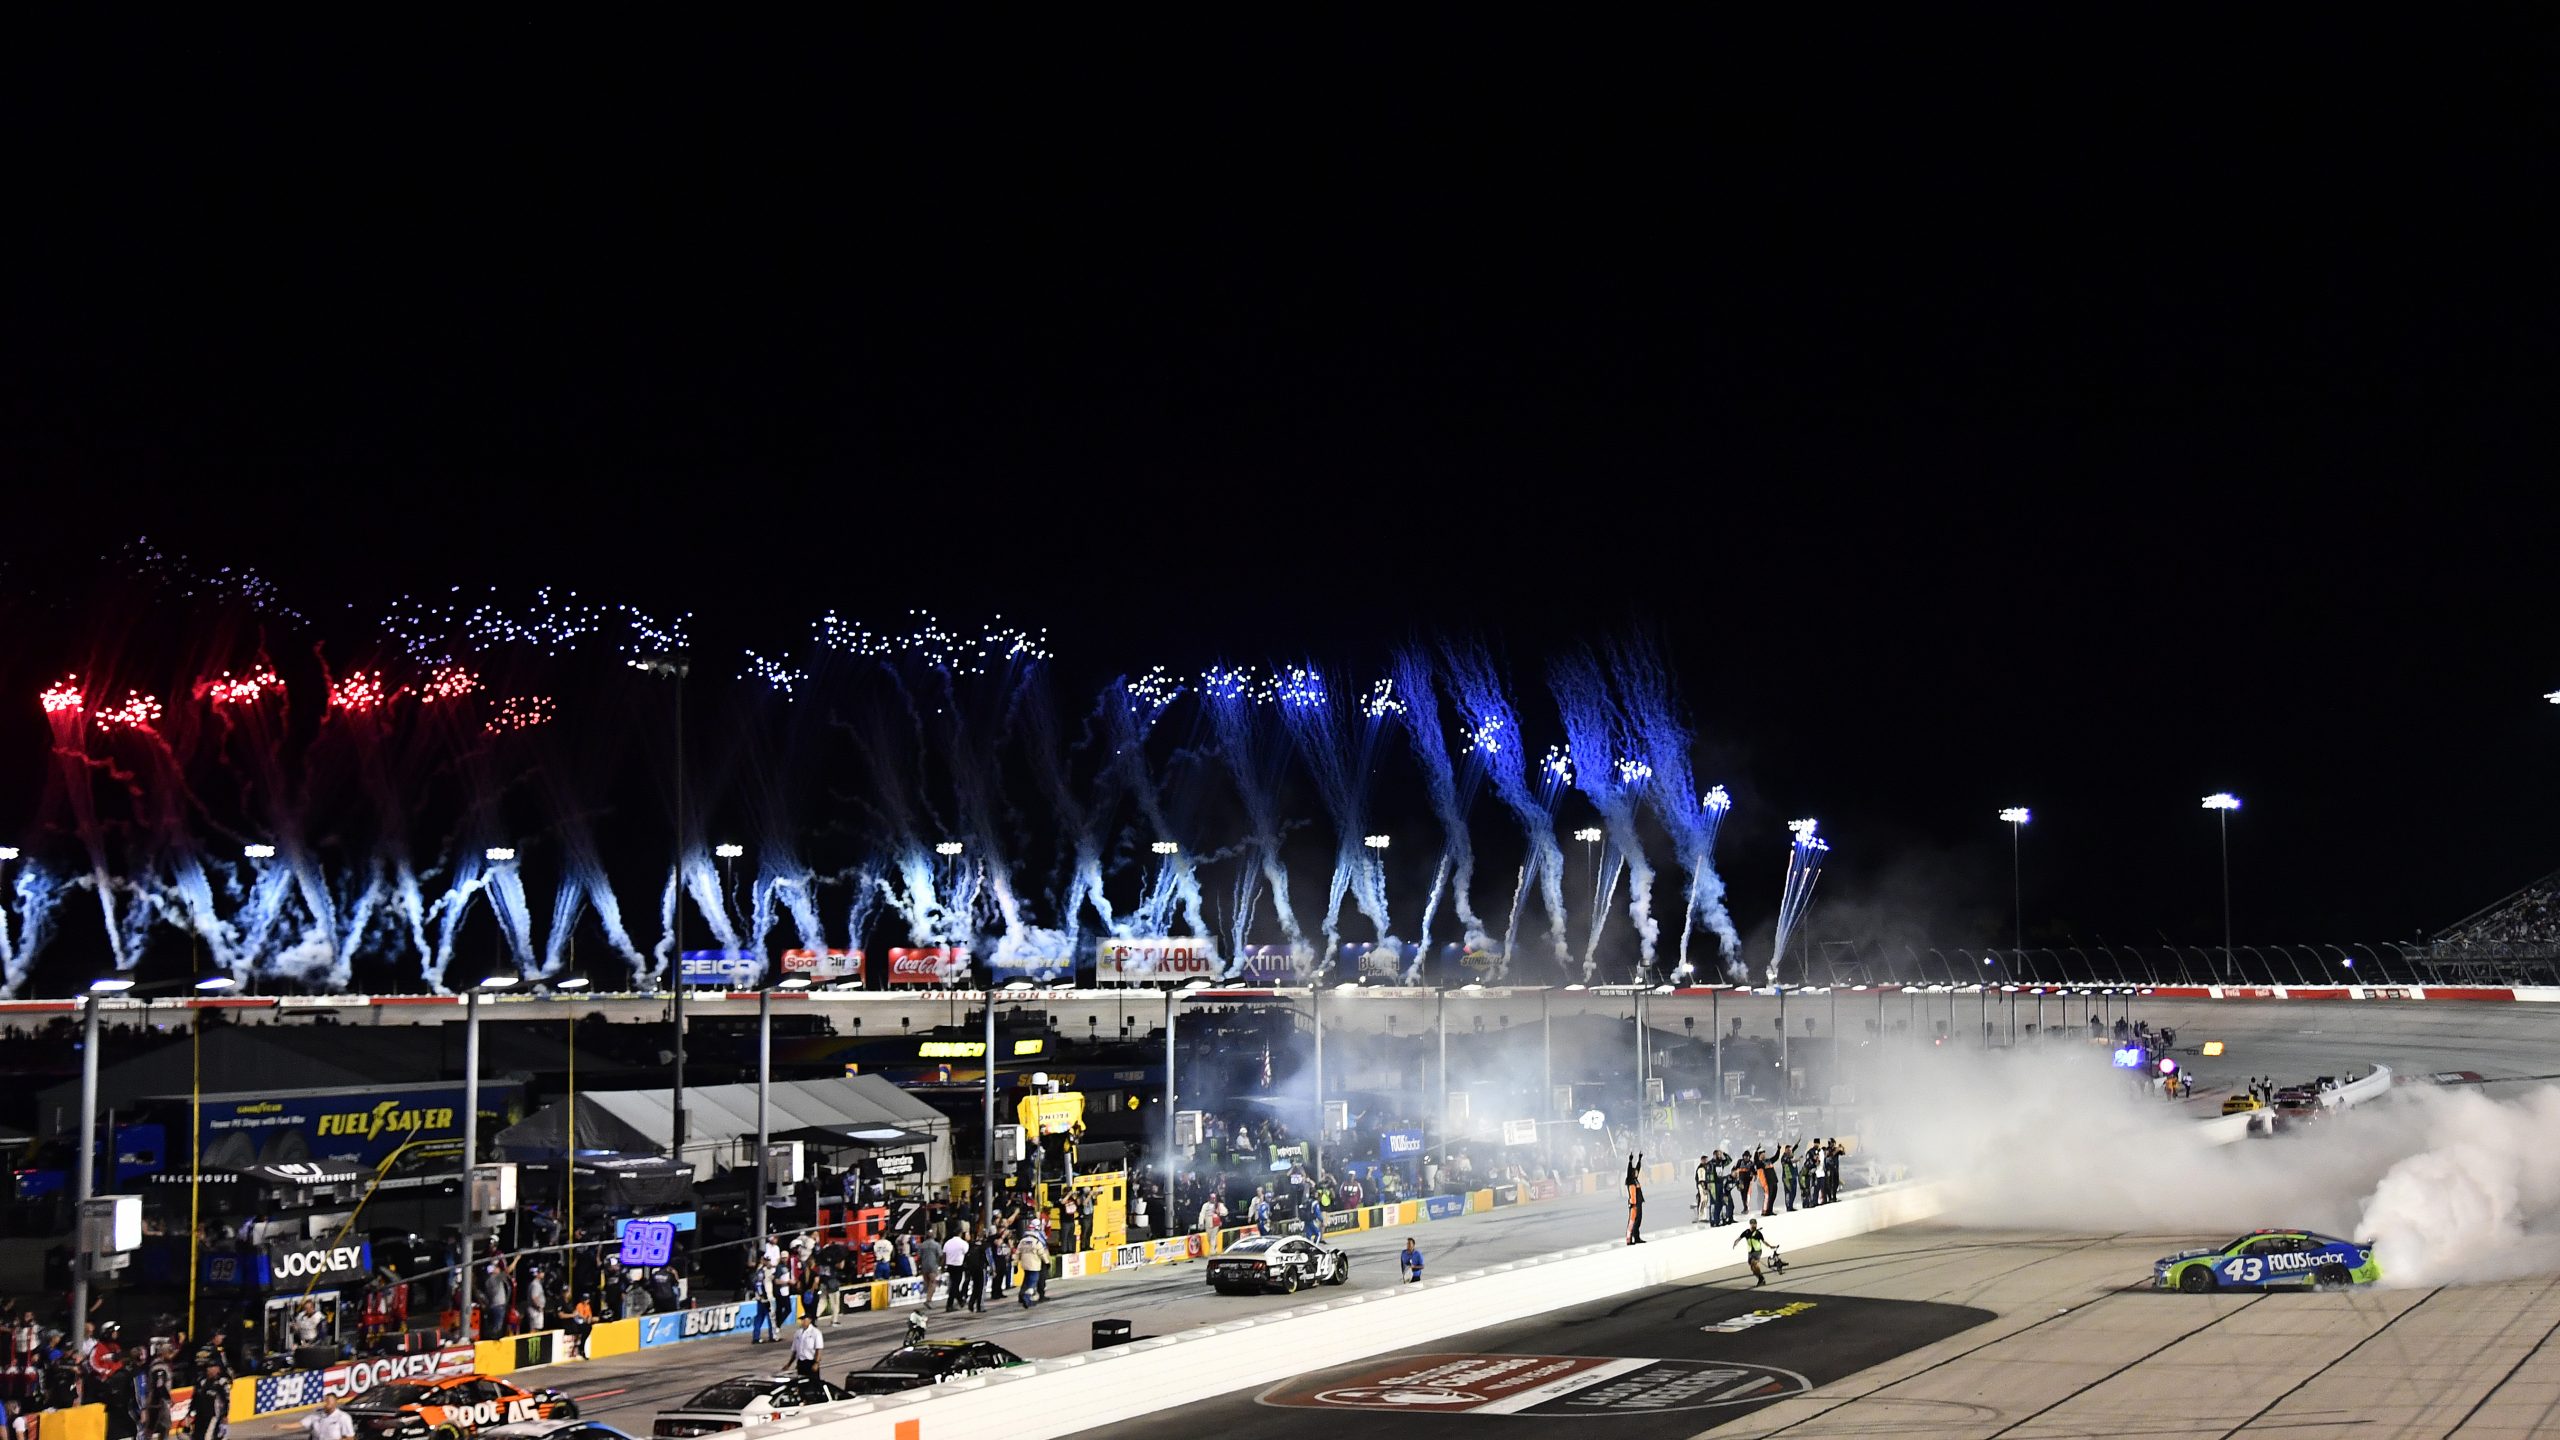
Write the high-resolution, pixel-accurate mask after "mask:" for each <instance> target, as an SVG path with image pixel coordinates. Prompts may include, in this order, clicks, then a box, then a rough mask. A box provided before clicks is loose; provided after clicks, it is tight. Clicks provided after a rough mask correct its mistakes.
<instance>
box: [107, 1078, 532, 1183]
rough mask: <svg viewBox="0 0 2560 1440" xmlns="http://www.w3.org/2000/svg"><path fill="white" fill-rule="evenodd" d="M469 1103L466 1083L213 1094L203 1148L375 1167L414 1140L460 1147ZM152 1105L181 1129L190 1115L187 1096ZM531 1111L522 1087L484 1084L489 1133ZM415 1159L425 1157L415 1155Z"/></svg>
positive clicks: (207, 1101) (483, 1126)
mask: <svg viewBox="0 0 2560 1440" xmlns="http://www.w3.org/2000/svg"><path fill="white" fill-rule="evenodd" d="M462 1097H463V1087H462V1085H461V1083H460V1082H458V1081H457V1082H453V1083H450V1084H444V1085H420V1086H416V1087H414V1088H412V1087H402V1088H398V1089H373V1088H364V1089H352V1090H327V1091H308V1090H306V1091H278V1092H276V1093H275V1094H273V1095H208V1096H206V1097H204V1101H203V1104H202V1106H201V1113H202V1116H203V1123H204V1134H203V1138H202V1142H201V1143H202V1144H203V1145H204V1146H206V1147H208V1148H210V1147H211V1146H212V1145H213V1143H214V1142H215V1141H217V1140H220V1139H222V1138H224V1137H225V1136H229V1135H234V1134H245V1135H247V1136H248V1137H249V1141H250V1143H251V1144H252V1145H255V1146H256V1147H257V1149H258V1153H259V1154H260V1155H261V1156H271V1155H284V1154H288V1153H291V1154H294V1155H295V1157H296V1158H297V1159H300V1158H305V1157H307V1158H309V1159H311V1160H315V1161H333V1160H340V1161H352V1162H355V1163H358V1164H362V1165H374V1164H379V1163H380V1162H381V1161H383V1160H384V1159H387V1158H389V1156H390V1154H391V1152H392V1151H394V1150H397V1149H399V1148H400V1147H401V1146H403V1145H407V1144H410V1143H411V1142H413V1141H435V1140H440V1139H451V1140H453V1141H455V1142H456V1143H459V1141H460V1140H461V1137H462ZM145 1103H147V1104H148V1105H150V1106H151V1107H152V1108H153V1109H154V1110H155V1111H159V1112H162V1113H168V1114H174V1115H175V1116H176V1118H177V1120H178V1122H179V1124H180V1125H181V1126H183V1125H184V1124H185V1121H186V1115H187V1110H188V1109H189V1108H190V1107H189V1102H188V1099H187V1097H186V1096H184V1095H179V1096H175V1097H166V1098H163V1097H154V1098H153V1099H151V1100H149V1101H147V1102H145ZM523 1111H524V1085H523V1083H522V1082H520V1081H513V1080H504V1081H483V1082H482V1083H481V1086H480V1133H481V1134H483V1135H494V1134H496V1133H497V1131H498V1130H499V1129H500V1128H502V1127H504V1126H505V1125H507V1124H509V1123H511V1122H512V1120H513V1118H514V1117H516V1116H519V1115H521V1114H522V1113H523ZM420 1148H424V1147H420ZM181 1153H182V1154H183V1150H182V1151H181ZM410 1153H411V1154H412V1155H414V1154H416V1153H418V1151H417V1149H412V1150H411V1152H410Z"/></svg>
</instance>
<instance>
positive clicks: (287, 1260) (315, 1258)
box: [267, 1245, 364, 1280]
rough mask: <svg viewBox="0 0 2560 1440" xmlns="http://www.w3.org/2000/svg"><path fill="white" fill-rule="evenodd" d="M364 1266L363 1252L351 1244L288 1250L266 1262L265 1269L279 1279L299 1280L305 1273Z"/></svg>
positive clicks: (314, 1273) (326, 1272)
mask: <svg viewBox="0 0 2560 1440" xmlns="http://www.w3.org/2000/svg"><path fill="white" fill-rule="evenodd" d="M363 1268H364V1252H363V1251H362V1250H361V1249H359V1248H357V1247H356V1246H353V1245H340V1246H337V1247H336V1248H334V1249H327V1250H288V1251H286V1252H284V1253H283V1254H281V1255H278V1256H276V1257H275V1258H274V1259H272V1260H270V1261H269V1262H268V1263H267V1269H268V1270H269V1272H270V1273H272V1274H273V1275H274V1276H275V1278H277V1279H279V1280H299V1279H301V1278H302V1277H304V1276H306V1275H327V1274H330V1273H332V1272H335V1271H339V1270H361V1269H363Z"/></svg>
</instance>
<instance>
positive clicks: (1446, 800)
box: [1390, 646, 1489, 983]
mask: <svg viewBox="0 0 2560 1440" xmlns="http://www.w3.org/2000/svg"><path fill="white" fill-rule="evenodd" d="M1390 673H1391V675H1392V678H1393V682H1394V685H1395V689H1396V691H1397V693H1399V694H1401V695H1402V696H1403V697H1404V703H1405V711H1404V728H1405V735H1406V737H1407V738H1408V739H1410V740H1411V741H1412V742H1413V758H1414V762H1415V763H1416V764H1417V765H1419V766H1420V767H1421V768H1422V780H1423V785H1424V787H1425V788H1426V789H1428V790H1429V791H1430V794H1431V809H1432V813H1433V814H1435V815H1437V816H1438V817H1439V820H1440V862H1439V864H1438V865H1436V866H1435V867H1433V869H1432V872H1431V898H1430V899H1429V900H1428V901H1426V902H1425V903H1424V905H1423V907H1422V930H1421V933H1420V939H1421V943H1422V949H1421V950H1416V951H1415V955H1416V959H1415V961H1414V966H1415V969H1416V970H1417V971H1418V970H1419V969H1420V968H1421V960H1420V958H1419V957H1420V955H1421V954H1422V953H1423V950H1427V949H1428V948H1429V947H1430V944H1431V920H1432V917H1433V916H1434V915H1435V914H1436V913H1438V911H1439V908H1440V896H1441V893H1442V891H1443V890H1444V889H1445V888H1447V887H1448V886H1449V885H1450V884H1451V883H1452V882H1454V884H1455V886H1456V889H1455V890H1454V891H1453V892H1451V894H1452V898H1453V900H1454V901H1455V905H1456V909H1457V912H1458V926H1459V932H1460V934H1461V936H1462V937H1463V940H1464V943H1465V945H1466V947H1467V948H1468V949H1471V950H1482V949H1484V948H1486V946H1487V944H1488V943H1489V941H1488V939H1487V937H1486V935H1485V933H1484V924H1483V922H1482V921H1480V920H1478V919H1477V918H1476V907H1475V897H1474V894H1473V887H1474V884H1475V871H1476V853H1475V845H1474V842H1473V840H1472V838H1471V837H1470V836H1469V835H1468V834H1467V814H1466V807H1465V806H1464V805H1463V804H1462V803H1460V801H1459V799H1458V781H1457V776H1456V775H1455V774H1454V773H1453V772H1452V770H1451V769H1450V765H1449V742H1448V739H1447V737H1446V736H1444V735H1442V733H1441V731H1440V697H1439V696H1438V695H1437V694H1435V693H1434V692H1433V690H1432V687H1431V662H1430V661H1429V660H1428V659H1426V658H1425V657H1424V656H1423V653H1422V652H1421V651H1420V650H1418V649H1415V648H1413V647H1411V646H1407V647H1406V648H1404V649H1402V650H1399V651H1397V652H1396V656H1395V661H1394V664H1393V667H1392V669H1391V672H1390ZM1420 978H1421V977H1420V976H1419V975H1418V974H1408V975H1407V976H1406V977H1405V979H1406V981H1407V983H1412V982H1414V981H1416V980H1419V979H1420Z"/></svg>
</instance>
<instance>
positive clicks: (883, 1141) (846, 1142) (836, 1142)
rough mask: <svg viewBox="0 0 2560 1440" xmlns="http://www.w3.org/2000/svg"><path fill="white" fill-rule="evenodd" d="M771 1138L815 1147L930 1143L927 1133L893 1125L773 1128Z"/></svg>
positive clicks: (901, 1147)
mask: <svg viewBox="0 0 2560 1440" xmlns="http://www.w3.org/2000/svg"><path fill="white" fill-rule="evenodd" d="M773 1140H774V1143H775V1144H777V1145H779V1144H782V1143H783V1142H785V1141H790V1140H797V1141H799V1142H800V1143H801V1144H803V1145H809V1146H813V1147H816V1148H819V1149H852V1150H921V1149H924V1148H925V1147H927V1146H929V1145H931V1144H932V1143H933V1137H932V1136H930V1135H926V1134H923V1133H921V1132H919V1131H915V1130H901V1129H899V1128H898V1127H897V1126H895V1125H804V1126H802V1127H801V1128H799V1129H797V1130H777V1131H775V1132H774V1135H773Z"/></svg>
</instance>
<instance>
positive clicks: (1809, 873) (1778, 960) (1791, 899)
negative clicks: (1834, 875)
mask: <svg viewBox="0 0 2560 1440" xmlns="http://www.w3.org/2000/svg"><path fill="white" fill-rule="evenodd" d="M1818 828H1819V822H1817V821H1813V820H1790V821H1788V822H1787V830H1788V832H1789V833H1790V834H1792V835H1793V836H1794V837H1795V839H1794V842H1793V843H1792V844H1790V845H1789V846H1788V847H1787V888H1786V890H1785V892H1784V894H1783V895H1781V896H1780V898H1779V901H1778V936H1777V940H1776V942H1775V943H1774V944H1773V945H1772V946H1771V947H1770V950H1769V983H1770V984H1772V985H1775V984H1777V983H1778V967H1779V966H1780V965H1782V964H1784V963H1785V962H1786V958H1787V942H1788V941H1790V940H1792V939H1794V938H1795V933H1796V927H1797V926H1799V925H1801V924H1803V923H1804V912H1805V907H1807V906H1809V905H1811V904H1812V903H1813V883H1814V882H1815V881H1816V880H1819V879H1821V878H1822V857H1823V856H1825V855H1827V854H1829V853H1831V842H1830V841H1828V840H1825V839H1823V838H1822V837H1821V836H1819V835H1817V834H1815V833H1814V832H1815V830H1817V829H1818Z"/></svg>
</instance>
